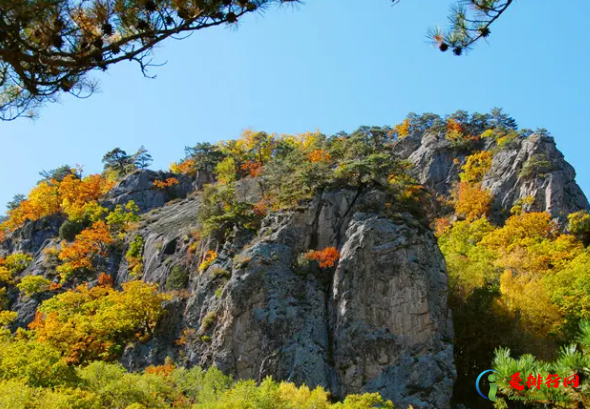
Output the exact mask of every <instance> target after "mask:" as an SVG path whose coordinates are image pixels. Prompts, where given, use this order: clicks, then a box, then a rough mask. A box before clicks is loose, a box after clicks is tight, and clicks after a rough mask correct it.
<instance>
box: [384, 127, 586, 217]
mask: <svg viewBox="0 0 590 409" xmlns="http://www.w3.org/2000/svg"><path fill="white" fill-rule="evenodd" d="M479 149H481V150H488V151H492V152H493V161H492V168H491V170H490V171H489V172H488V173H487V174H486V175H485V177H484V180H483V184H482V187H483V188H485V189H489V190H490V191H491V193H492V194H493V196H494V201H493V204H492V214H491V217H492V218H493V219H494V220H496V221H497V222H500V221H503V220H504V219H506V217H508V216H509V215H510V209H511V208H512V206H514V205H515V204H517V203H518V201H519V200H522V199H525V198H527V197H532V198H533V199H534V201H533V202H532V204H530V205H529V206H528V208H527V209H526V210H527V211H547V212H549V213H550V214H551V215H552V216H553V217H555V218H558V219H561V220H562V221H563V220H564V218H566V217H567V215H568V214H570V213H574V212H576V211H579V210H587V209H589V208H590V207H589V205H588V200H587V199H586V196H585V195H584V193H583V192H582V190H581V189H580V187H579V186H578V184H577V183H576V181H575V177H576V172H575V170H574V168H573V167H572V166H571V165H570V164H569V163H568V162H566V161H565V159H564V157H563V154H562V153H561V152H560V151H559V150H558V149H557V147H556V145H555V140H554V138H553V137H551V136H549V135H547V134H545V133H543V132H538V133H532V134H531V135H527V136H526V137H518V138H516V139H514V140H513V141H511V142H510V143H509V144H507V145H506V146H503V147H501V148H499V147H498V146H497V144H496V141H494V140H492V139H487V140H485V139H484V140H482V141H479V142H477V143H473V144H472V145H471V146H470V147H469V149H465V148H464V147H462V146H459V147H458V146H454V145H453V143H452V142H451V141H449V140H448V139H447V138H446V137H445V133H444V132H431V131H427V132H415V133H412V134H411V135H409V136H408V137H407V138H405V139H402V140H399V141H397V142H396V143H395V144H394V147H393V154H394V155H395V156H398V157H400V158H403V159H407V160H409V161H410V162H411V163H412V165H413V168H414V171H413V172H414V174H415V175H416V177H417V178H418V180H419V181H420V182H421V183H423V184H424V185H425V186H426V187H428V188H429V189H430V190H431V191H432V192H435V193H438V194H441V195H444V196H446V197H449V196H450V194H451V191H452V190H453V187H454V185H455V184H456V183H457V182H458V181H459V173H460V171H461V166H462V165H463V164H464V162H465V159H466V157H467V156H468V155H470V154H471V153H473V152H474V151H476V150H479Z"/></svg>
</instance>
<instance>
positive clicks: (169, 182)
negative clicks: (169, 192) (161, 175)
mask: <svg viewBox="0 0 590 409" xmlns="http://www.w3.org/2000/svg"><path fill="white" fill-rule="evenodd" d="M177 184H178V179H176V178H168V179H166V180H154V187H155V188H158V189H166V188H167V187H171V186H174V185H177Z"/></svg>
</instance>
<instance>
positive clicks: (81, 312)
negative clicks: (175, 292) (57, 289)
mask: <svg viewBox="0 0 590 409" xmlns="http://www.w3.org/2000/svg"><path fill="white" fill-rule="evenodd" d="M164 299H165V298H164V296H162V295H160V294H158V293H157V291H156V286H155V285H152V284H146V283H144V282H142V281H130V282H127V283H124V284H123V291H116V290H115V289H113V288H112V287H110V286H97V287H93V288H91V289H90V288H88V286H86V285H81V286H79V287H77V288H76V289H75V290H73V291H67V292H65V293H62V294H59V295H57V296H55V297H54V298H51V299H49V300H47V301H45V302H44V303H43V304H42V305H41V306H40V307H39V309H38V310H37V313H36V316H35V320H34V321H33V322H32V323H31V324H30V325H29V327H30V328H31V329H32V330H33V331H34V332H35V336H36V339H37V340H38V341H39V342H41V343H46V344H48V345H50V346H51V347H53V348H55V349H57V350H59V351H61V352H62V353H63V354H64V356H65V357H66V358H67V360H68V361H69V362H71V363H76V364H77V363H81V362H88V361H89V360H93V359H103V360H110V359H114V358H116V357H118V356H119V355H120V354H121V352H122V348H123V347H124V346H125V344H126V343H127V342H129V341H132V340H145V339H147V337H149V336H150V335H151V334H152V332H153V329H154V327H155V325H156V322H157V320H158V318H159V317H160V315H161V314H162V308H161V303H162V301H163V300H164Z"/></svg>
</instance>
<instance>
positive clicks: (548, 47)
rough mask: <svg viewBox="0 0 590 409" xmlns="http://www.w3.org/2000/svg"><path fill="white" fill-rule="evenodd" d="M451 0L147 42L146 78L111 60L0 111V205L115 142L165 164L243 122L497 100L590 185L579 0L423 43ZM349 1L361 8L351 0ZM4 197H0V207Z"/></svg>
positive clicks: (541, 0) (326, 11) (329, 128)
mask: <svg viewBox="0 0 590 409" xmlns="http://www.w3.org/2000/svg"><path fill="white" fill-rule="evenodd" d="M451 3H452V1H444V0H402V1H401V2H400V3H399V4H398V5H396V6H391V3H390V2H389V0H364V1H361V0H310V1H308V2H307V4H304V5H302V6H299V7H297V8H296V9H295V10H294V9H292V8H283V9H274V10H269V11H267V13H266V14H265V15H263V16H259V15H256V16H250V17H249V18H247V19H245V20H243V21H242V23H241V24H240V27H239V29H237V30H235V29H227V28H219V29H210V30H207V31H202V32H199V33H195V34H194V35H193V36H192V37H191V38H189V39H186V40H183V41H168V42H166V43H164V44H162V45H161V46H159V47H158V49H157V50H156V51H155V57H156V58H155V59H156V62H165V61H167V64H166V65H165V66H163V67H160V68H154V69H153V71H152V73H153V74H156V75H157V76H158V78H157V79H156V80H149V79H145V78H143V77H142V76H141V73H140V71H139V68H138V67H137V66H136V65H133V64H130V63H129V64H123V65H120V66H117V67H113V68H111V69H109V71H108V72H107V73H105V74H97V78H98V79H99V80H100V82H101V91H100V93H98V94H96V95H94V96H92V97H91V98H89V99H87V100H77V99H74V98H70V97H64V98H63V99H62V101H61V103H59V104H53V105H48V106H46V107H45V108H44V109H43V110H42V112H41V117H40V119H38V120H36V121H30V120H26V119H22V120H18V121H15V122H10V123H1V124H0V127H1V129H2V132H1V134H0V149H1V151H2V155H1V159H0V206H2V204H3V203H6V202H7V201H8V200H10V198H12V196H13V195H14V194H16V193H26V192H27V191H28V190H29V188H30V187H32V186H33V185H34V183H35V182H36V181H37V180H38V179H39V176H38V172H39V171H40V170H43V169H52V168H55V167H58V166H60V165H62V164H71V165H73V164H76V163H77V164H82V165H84V169H85V172H86V173H89V172H100V171H101V170H102V164H101V162H100V160H101V158H102V156H103V154H104V153H105V152H107V151H108V150H110V149H112V148H114V147H121V148H122V149H124V150H127V151H128V152H130V153H131V152H134V151H135V150H136V149H137V148H138V147H139V146H140V145H145V146H146V147H147V148H148V149H149V150H150V152H151V154H152V155H153V157H154V159H155V162H154V165H153V168H167V167H168V164H169V163H170V162H172V161H174V160H177V159H178V158H180V157H182V156H183V148H184V146H185V145H193V144H195V143H196V142H200V141H210V142H216V141H219V140H222V139H231V138H234V137H236V136H238V135H239V134H240V133H241V131H242V130H244V129H246V128H250V127H251V128H254V129H256V130H265V131H267V132H277V133H295V132H304V131H308V130H315V129H319V130H321V131H322V132H324V133H327V134H331V133H335V132H338V131H341V130H344V131H352V130H354V129H355V128H357V127H358V126H361V125H394V124H396V123H398V122H400V121H401V120H402V119H403V118H404V117H405V115H406V114H407V113H408V112H418V113H421V112H435V113H438V114H441V115H443V114H447V113H452V112H454V111H456V110H458V109H465V110H469V111H480V112H487V111H489V110H490V109H491V108H492V107H494V106H500V107H503V108H504V109H505V110H506V111H507V112H508V113H510V114H511V115H512V116H513V117H514V118H515V119H516V120H517V121H518V123H519V125H520V126H521V127H527V128H537V127H545V128H547V129H548V130H549V131H550V132H551V133H552V134H553V135H554V136H555V138H556V141H557V144H558V147H559V148H560V149H561V150H562V152H563V153H564V154H565V157H566V159H567V160H568V161H569V162H570V163H572V164H573V165H574V167H575V168H576V171H577V174H578V176H577V181H578V183H579V184H580V185H581V187H582V189H583V190H584V191H585V192H586V193H589V192H590V161H589V160H587V159H586V157H587V152H588V151H589V148H590V141H589V138H588V136H589V133H590V131H589V130H588V129H589V126H588V124H587V118H588V111H589V108H590V102H589V98H590V97H589V96H590V80H589V79H588V75H589V74H588V72H589V71H588V69H589V67H590V53H588V43H587V36H586V33H585V32H584V31H585V27H586V26H587V20H586V19H587V16H588V15H590V2H582V1H577V0H570V1H555V0H535V1H534V2H533V1H517V2H516V3H515V4H514V5H513V6H512V7H511V8H510V9H509V10H508V11H507V14H506V15H505V16H504V17H503V18H502V19H501V20H499V21H498V23H497V24H496V25H495V26H494V27H492V36H491V37H490V41H489V44H486V43H481V44H479V45H478V46H477V47H476V48H475V49H474V50H473V51H472V52H470V53H469V54H468V55H466V56H463V57H460V58H458V57H454V56H452V55H451V54H448V53H447V54H443V53H440V52H438V51H437V50H435V49H433V48H432V47H430V46H428V45H427V44H426V43H425V32H426V30H427V28H428V27H429V26H431V25H434V24H436V23H442V24H443V25H444V24H445V23H446V17H447V14H448V8H449V6H450V4H451ZM361 7H362V8H361ZM1 210H3V209H1Z"/></svg>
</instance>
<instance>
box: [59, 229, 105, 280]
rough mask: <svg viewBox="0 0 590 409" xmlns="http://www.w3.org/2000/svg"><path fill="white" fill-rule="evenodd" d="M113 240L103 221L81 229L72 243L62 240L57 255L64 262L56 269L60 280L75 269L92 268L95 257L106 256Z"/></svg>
mask: <svg viewBox="0 0 590 409" xmlns="http://www.w3.org/2000/svg"><path fill="white" fill-rule="evenodd" d="M114 241H115V240H114V239H113V238H112V236H111V234H110V232H109V228H108V226H107V225H106V223H105V222H103V221H98V222H95V223H94V224H93V225H92V226H91V227H89V228H87V229H85V230H83V231H82V232H81V233H80V234H78V235H77V236H76V241H74V242H73V243H72V244H68V243H67V242H66V241H63V242H62V249H61V251H60V253H59V255H58V257H59V259H60V260H62V261H64V262H65V263H64V264H62V265H61V266H59V267H57V269H56V270H57V272H58V273H59V274H60V275H61V277H62V280H66V279H67V278H69V277H70V276H71V275H72V274H74V273H75V272H77V271H88V270H92V269H93V263H94V260H95V258H96V257H98V256H103V257H104V256H106V255H107V248H108V246H109V245H110V244H113V243H114Z"/></svg>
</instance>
